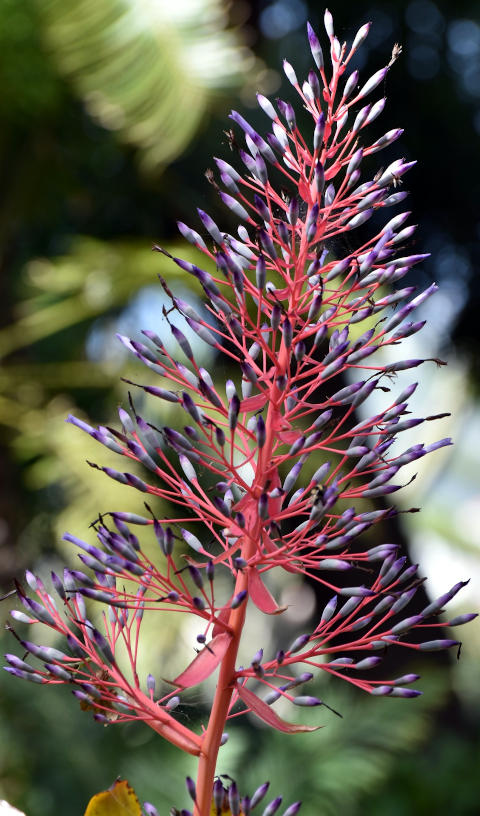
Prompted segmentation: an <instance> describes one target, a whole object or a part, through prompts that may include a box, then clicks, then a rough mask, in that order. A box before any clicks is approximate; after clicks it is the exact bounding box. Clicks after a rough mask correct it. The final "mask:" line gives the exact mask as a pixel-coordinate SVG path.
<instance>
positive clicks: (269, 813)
mask: <svg viewBox="0 0 480 816" xmlns="http://www.w3.org/2000/svg"><path fill="white" fill-rule="evenodd" d="M281 804H282V797H281V796H277V798H276V799H274V800H273V801H272V802H270V804H269V805H267V807H266V808H265V810H264V811H263V814H262V816H274V814H275V813H276V812H277V810H278V808H279V807H280V805H281Z"/></svg>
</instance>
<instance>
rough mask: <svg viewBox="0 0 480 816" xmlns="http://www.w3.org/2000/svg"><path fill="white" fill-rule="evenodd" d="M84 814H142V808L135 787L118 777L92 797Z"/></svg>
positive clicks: (114, 815)
mask: <svg viewBox="0 0 480 816" xmlns="http://www.w3.org/2000/svg"><path fill="white" fill-rule="evenodd" d="M84 816H142V809H141V807H140V802H139V801H138V799H137V796H136V794H135V791H134V790H133V788H131V787H130V785H129V784H128V782H127V781H126V780H125V779H117V781H116V782H115V783H114V784H113V785H112V787H111V788H109V789H108V790H106V791H102V792H101V793H97V794H96V796H94V797H93V798H92V799H90V802H89V803H88V807H87V809H86V811H85V814H84Z"/></svg>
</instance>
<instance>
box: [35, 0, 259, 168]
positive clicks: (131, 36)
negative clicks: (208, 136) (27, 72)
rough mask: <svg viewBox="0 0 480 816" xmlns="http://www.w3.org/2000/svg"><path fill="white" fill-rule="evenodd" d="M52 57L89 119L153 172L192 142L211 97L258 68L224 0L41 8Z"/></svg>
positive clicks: (105, 1)
mask: <svg viewBox="0 0 480 816" xmlns="http://www.w3.org/2000/svg"><path fill="white" fill-rule="evenodd" d="M37 7H38V11H39V14H40V18H41V21H42V26H43V30H44V37H45V40H46V43H47V47H48V49H49V51H50V54H51V57H52V59H53V60H54V62H55V63H56V65H57V66H58V69H59V70H60V72H61V73H63V74H64V75H65V76H67V77H68V78H69V79H70V81H71V83H72V85H73V87H74V88H75V90H76V92H77V93H78V95H79V96H80V97H81V99H82V100H83V102H84V104H85V105H86V107H87V109H88V111H89V113H90V114H91V115H92V117H93V118H94V119H96V120H97V121H98V122H100V123H101V124H102V125H103V126H104V127H105V128H108V129H111V130H114V131H116V133H117V134H118V137H119V139H120V140H121V141H123V142H126V143H127V144H130V145H133V146H135V147H136V148H137V149H138V151H139V158H140V164H141V166H142V168H143V169H144V170H145V171H148V172H150V173H151V172H152V171H156V170H158V169H159V168H161V166H162V165H164V164H166V163H167V162H170V161H172V159H174V158H175V157H176V156H178V155H180V153H182V152H183V150H184V149H185V147H186V145H187V144H188V143H189V142H190V141H191V139H192V137H193V134H194V133H195V131H196V130H197V128H198V126H199V123H200V121H201V119H202V117H203V115H204V113H205V110H206V108H207V105H208V104H209V102H210V101H211V99H212V96H213V95H214V94H215V93H216V92H218V91H219V89H221V88H225V87H231V86H235V85H239V84H240V83H243V82H245V80H246V78H247V79H248V75H250V78H253V77H252V73H254V72H255V67H256V66H257V67H258V65H259V61H258V60H257V59H256V58H255V57H254V56H253V53H252V52H251V51H250V50H249V49H248V48H247V47H246V46H245V45H243V44H242V42H241V39H240V36H239V34H238V32H237V31H235V30H234V29H232V28H230V29H229V28H227V23H228V19H227V11H226V8H227V7H226V3H224V2H223V0H176V2H174V3H172V2H166V1H165V0H69V2H68V3H65V2H64V0H37Z"/></svg>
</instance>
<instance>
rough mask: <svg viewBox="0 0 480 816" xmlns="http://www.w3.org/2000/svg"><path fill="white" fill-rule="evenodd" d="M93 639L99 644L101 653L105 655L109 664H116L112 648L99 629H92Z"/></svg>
mask: <svg viewBox="0 0 480 816" xmlns="http://www.w3.org/2000/svg"><path fill="white" fill-rule="evenodd" d="M92 637H93V639H94V641H95V643H96V644H97V646H98V648H99V649H100V651H101V653H102V654H103V656H104V658H105V660H106V661H107V663H110V664H114V663H115V657H114V654H113V652H112V650H111V648H110V644H109V643H108V641H106V640H105V638H104V637H103V635H102V634H101V632H99V631H98V629H95V627H92Z"/></svg>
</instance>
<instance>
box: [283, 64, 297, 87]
mask: <svg viewBox="0 0 480 816" xmlns="http://www.w3.org/2000/svg"><path fill="white" fill-rule="evenodd" d="M283 70H284V71H285V76H286V77H287V79H288V81H289V82H290V83H291V84H292V85H293V87H294V88H298V79H297V75H296V73H295V71H294V69H293V68H292V66H291V65H290V63H289V62H287V60H286V59H284V60H283Z"/></svg>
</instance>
